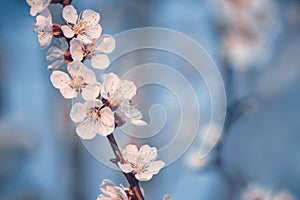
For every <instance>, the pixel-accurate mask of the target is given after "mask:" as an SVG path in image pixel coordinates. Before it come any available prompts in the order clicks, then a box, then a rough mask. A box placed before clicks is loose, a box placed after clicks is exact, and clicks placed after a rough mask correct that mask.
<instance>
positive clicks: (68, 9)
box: [62, 5, 78, 24]
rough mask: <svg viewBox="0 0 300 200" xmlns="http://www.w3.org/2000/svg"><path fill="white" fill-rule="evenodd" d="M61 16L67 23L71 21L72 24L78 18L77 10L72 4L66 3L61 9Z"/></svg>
mask: <svg viewBox="0 0 300 200" xmlns="http://www.w3.org/2000/svg"><path fill="white" fill-rule="evenodd" d="M62 16H63V18H64V19H65V20H66V21H67V22H68V23H72V24H76V22H77V19H78V14H77V11H76V9H75V8H74V6H72V5H68V6H65V7H64V9H63V11H62Z"/></svg>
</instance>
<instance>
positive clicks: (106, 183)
mask: <svg viewBox="0 0 300 200" xmlns="http://www.w3.org/2000/svg"><path fill="white" fill-rule="evenodd" d="M100 190H101V191H102V192H103V193H104V195H103V194H100V195H99V196H98V198H97V200H128V197H127V194H126V192H125V190H124V189H123V188H121V187H118V186H115V184H114V183H113V182H112V181H110V180H107V179H104V180H103V181H102V184H101V186H100Z"/></svg>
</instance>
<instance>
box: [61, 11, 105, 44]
mask: <svg viewBox="0 0 300 200" xmlns="http://www.w3.org/2000/svg"><path fill="white" fill-rule="evenodd" d="M62 15H63V18H64V19H65V21H66V24H67V25H63V26H61V29H62V31H63V33H64V35H65V37H67V38H72V37H73V36H74V35H75V36H76V38H77V39H79V40H81V41H82V42H84V43H91V42H92V40H94V39H97V38H99V37H100V35H101V31H102V28H101V26H100V25H99V24H98V23H99V20H100V15H99V13H96V12H95V11H93V10H84V11H83V12H82V15H81V16H80V17H79V16H78V14H77V11H76V10H75V8H74V7H73V6H72V5H68V6H66V7H64V9H63V12H62Z"/></svg>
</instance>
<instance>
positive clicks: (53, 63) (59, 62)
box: [47, 60, 65, 70]
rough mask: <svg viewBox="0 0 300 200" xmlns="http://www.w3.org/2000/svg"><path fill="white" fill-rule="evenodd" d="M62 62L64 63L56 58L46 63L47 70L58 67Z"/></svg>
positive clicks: (63, 62)
mask: <svg viewBox="0 0 300 200" xmlns="http://www.w3.org/2000/svg"><path fill="white" fill-rule="evenodd" d="M63 64H65V61H64V60H56V61H54V62H52V63H50V64H49V65H48V68H47V69H48V70H54V69H59V68H60V67H61V66H62V65H63Z"/></svg>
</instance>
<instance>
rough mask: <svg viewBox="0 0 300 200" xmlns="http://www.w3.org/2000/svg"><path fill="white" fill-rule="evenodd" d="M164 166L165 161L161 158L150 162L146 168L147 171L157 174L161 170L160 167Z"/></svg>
mask: <svg viewBox="0 0 300 200" xmlns="http://www.w3.org/2000/svg"><path fill="white" fill-rule="evenodd" d="M164 166H165V163H164V162H163V161H161V160H158V161H154V162H151V163H150V164H149V165H148V168H147V170H148V172H149V173H153V174H157V173H158V172H159V171H160V170H161V168H163V167H164Z"/></svg>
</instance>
